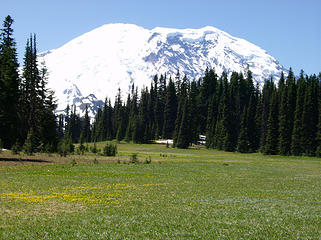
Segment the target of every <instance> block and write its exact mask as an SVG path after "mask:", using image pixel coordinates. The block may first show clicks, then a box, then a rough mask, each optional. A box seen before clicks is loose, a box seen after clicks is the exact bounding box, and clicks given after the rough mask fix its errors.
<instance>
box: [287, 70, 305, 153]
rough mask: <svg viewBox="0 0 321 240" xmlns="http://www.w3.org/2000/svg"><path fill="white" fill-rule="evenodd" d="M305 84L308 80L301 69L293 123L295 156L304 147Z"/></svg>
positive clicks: (292, 149) (293, 149)
mask: <svg viewBox="0 0 321 240" xmlns="http://www.w3.org/2000/svg"><path fill="white" fill-rule="evenodd" d="M305 85H306V81H305V78H304V73H303V71H301V74H300V78H299V79H298V83H297V95H296V109H295V112H294V125H293V132H292V143H291V153H292V154H293V155H295V156H299V155H301V154H302V152H303V149H304V142H303V122H302V121H303V119H302V115H303V104H304V95H305Z"/></svg>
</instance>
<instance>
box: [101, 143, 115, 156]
mask: <svg viewBox="0 0 321 240" xmlns="http://www.w3.org/2000/svg"><path fill="white" fill-rule="evenodd" d="M116 154H117V145H116V144H113V143H107V144H106V145H105V147H104V149H103V155H104V156H116Z"/></svg>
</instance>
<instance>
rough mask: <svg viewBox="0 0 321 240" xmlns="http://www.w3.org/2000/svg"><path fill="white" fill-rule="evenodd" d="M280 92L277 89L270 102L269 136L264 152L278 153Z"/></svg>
mask: <svg viewBox="0 0 321 240" xmlns="http://www.w3.org/2000/svg"><path fill="white" fill-rule="evenodd" d="M278 113H279V108H278V93H277V91H276V90H274V91H273V93H272V99H271V104H270V112H269V118H268V122H267V136H266V143H265V146H264V154H270V155H275V154H278V138H279V128H278V127H279V124H278V122H279V119H278Z"/></svg>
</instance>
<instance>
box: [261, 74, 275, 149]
mask: <svg viewBox="0 0 321 240" xmlns="http://www.w3.org/2000/svg"><path fill="white" fill-rule="evenodd" d="M274 89H275V86H274V83H273V79H272V78H271V79H270V80H267V81H265V83H264V86H263V89H262V97H261V103H260V104H261V116H260V119H259V123H260V151H262V152H264V148H265V143H266V136H267V131H268V128H267V122H268V118H269V112H270V105H271V98H272V93H273V91H274Z"/></svg>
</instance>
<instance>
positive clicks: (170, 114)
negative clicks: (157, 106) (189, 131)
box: [162, 78, 177, 139]
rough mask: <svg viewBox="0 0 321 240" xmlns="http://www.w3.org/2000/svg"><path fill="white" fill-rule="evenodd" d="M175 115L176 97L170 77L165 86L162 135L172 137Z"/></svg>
mask: <svg viewBox="0 0 321 240" xmlns="http://www.w3.org/2000/svg"><path fill="white" fill-rule="evenodd" d="M176 115H177V98H176V90H175V84H174V82H173V81H172V79H171V78H170V80H169V84H168V87H167V94H166V104H165V109H164V124H163V134H162V137H163V138H165V139H168V138H172V137H173V132H174V129H175V120H176Z"/></svg>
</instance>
